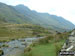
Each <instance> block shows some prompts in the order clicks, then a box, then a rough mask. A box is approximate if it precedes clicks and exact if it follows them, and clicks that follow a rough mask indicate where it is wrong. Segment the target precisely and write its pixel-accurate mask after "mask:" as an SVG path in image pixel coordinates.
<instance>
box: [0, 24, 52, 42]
mask: <svg viewBox="0 0 75 56" xmlns="http://www.w3.org/2000/svg"><path fill="white" fill-rule="evenodd" d="M51 33H52V32H50V31H49V30H48V29H45V28H43V27H41V26H39V25H32V24H8V23H5V24H0V41H2V40H6V41H7V40H11V39H18V38H25V37H39V36H46V35H50V34H51Z"/></svg>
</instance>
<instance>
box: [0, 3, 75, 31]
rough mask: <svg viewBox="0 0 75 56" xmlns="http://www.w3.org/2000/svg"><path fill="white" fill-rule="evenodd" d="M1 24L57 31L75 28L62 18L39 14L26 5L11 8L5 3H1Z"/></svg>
mask: <svg viewBox="0 0 75 56" xmlns="http://www.w3.org/2000/svg"><path fill="white" fill-rule="evenodd" d="M1 18H2V19H1ZM0 22H7V23H16V24H23V23H25V24H27V23H28V24H36V25H41V26H43V27H45V28H50V29H54V30H57V31H65V30H71V29H73V28H74V27H75V26H74V25H73V24H72V23H71V22H69V21H67V20H65V19H64V18H62V17H59V16H56V15H50V14H48V13H38V12H36V11H32V10H30V9H29V8H28V7H26V6H24V5H17V6H10V5H6V4H3V3H0Z"/></svg>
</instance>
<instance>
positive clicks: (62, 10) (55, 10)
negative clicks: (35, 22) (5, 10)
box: [1, 0, 75, 24]
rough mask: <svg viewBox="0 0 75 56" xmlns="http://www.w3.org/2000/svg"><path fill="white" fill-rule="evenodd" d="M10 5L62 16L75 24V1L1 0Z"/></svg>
mask: <svg viewBox="0 0 75 56" xmlns="http://www.w3.org/2000/svg"><path fill="white" fill-rule="evenodd" d="M1 1H2V2H5V3H7V4H10V5H17V4H24V5H26V6H28V7H29V8H30V9H31V10H36V11H38V12H48V13H50V14H54V15H58V16H62V17H64V18H66V19H67V20H69V21H71V22H73V23H74V24H75V0H1Z"/></svg>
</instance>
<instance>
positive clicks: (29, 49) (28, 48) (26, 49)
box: [24, 46, 32, 53]
mask: <svg viewBox="0 0 75 56" xmlns="http://www.w3.org/2000/svg"><path fill="white" fill-rule="evenodd" d="M31 50H32V48H31V47H29V46H28V47H27V48H25V49H24V52H25V53H26V52H30V51H31Z"/></svg>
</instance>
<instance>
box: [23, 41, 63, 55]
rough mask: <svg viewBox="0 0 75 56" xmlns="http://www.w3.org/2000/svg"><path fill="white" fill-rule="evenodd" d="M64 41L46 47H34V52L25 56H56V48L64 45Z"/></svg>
mask: <svg viewBox="0 0 75 56" xmlns="http://www.w3.org/2000/svg"><path fill="white" fill-rule="evenodd" d="M63 43H64V40H61V41H59V42H57V43H54V42H52V43H48V44H45V45H37V46H35V47H32V50H31V51H30V52H27V53H25V54H24V55H23V56H56V46H55V44H58V45H63Z"/></svg>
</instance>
